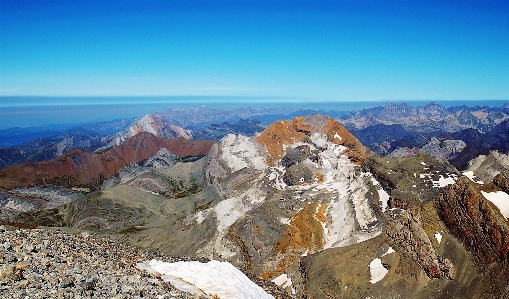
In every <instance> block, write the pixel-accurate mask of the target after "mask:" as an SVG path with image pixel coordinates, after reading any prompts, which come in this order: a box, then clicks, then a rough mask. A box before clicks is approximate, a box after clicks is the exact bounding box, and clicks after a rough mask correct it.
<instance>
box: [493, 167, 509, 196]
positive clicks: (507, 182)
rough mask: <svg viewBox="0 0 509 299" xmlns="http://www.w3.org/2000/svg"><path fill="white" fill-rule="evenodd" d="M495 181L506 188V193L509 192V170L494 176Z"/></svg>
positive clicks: (502, 187)
mask: <svg viewBox="0 0 509 299" xmlns="http://www.w3.org/2000/svg"><path fill="white" fill-rule="evenodd" d="M493 183H495V185H497V186H499V187H500V189H502V190H504V192H505V193H509V170H507V171H504V172H501V173H499V174H497V175H496V176H495V177H494V178H493Z"/></svg>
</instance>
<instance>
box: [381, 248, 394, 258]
mask: <svg viewBox="0 0 509 299" xmlns="http://www.w3.org/2000/svg"><path fill="white" fill-rule="evenodd" d="M394 252H396V251H394V249H392V247H389V249H387V252H386V253H384V254H382V257H384V256H386V255H388V254H391V253H394Z"/></svg>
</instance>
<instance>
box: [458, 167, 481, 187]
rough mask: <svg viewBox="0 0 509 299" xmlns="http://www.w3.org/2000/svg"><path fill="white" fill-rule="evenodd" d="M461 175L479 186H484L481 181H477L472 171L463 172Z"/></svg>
mask: <svg viewBox="0 0 509 299" xmlns="http://www.w3.org/2000/svg"><path fill="white" fill-rule="evenodd" d="M463 175H464V176H466V177H467V178H469V179H470V180H471V181H472V182H474V183H477V184H479V185H484V182H483V181H480V180H477V178H476V176H475V174H474V172H473V171H472V170H470V171H465V172H463Z"/></svg>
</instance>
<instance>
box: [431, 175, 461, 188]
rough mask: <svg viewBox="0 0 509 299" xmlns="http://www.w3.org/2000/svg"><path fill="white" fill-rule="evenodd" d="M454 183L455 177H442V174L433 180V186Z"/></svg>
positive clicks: (441, 186)
mask: <svg viewBox="0 0 509 299" xmlns="http://www.w3.org/2000/svg"><path fill="white" fill-rule="evenodd" d="M454 183H456V180H455V177H453V176H450V177H447V178H444V176H443V175H440V178H439V179H438V181H433V187H435V188H436V187H440V188H443V187H445V186H447V185H452V184H454Z"/></svg>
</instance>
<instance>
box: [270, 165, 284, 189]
mask: <svg viewBox="0 0 509 299" xmlns="http://www.w3.org/2000/svg"><path fill="white" fill-rule="evenodd" d="M266 172H268V173H269V175H268V180H269V181H271V182H272V187H274V188H276V189H278V190H284V189H285V188H286V186H287V185H286V183H285V182H284V181H283V174H284V172H285V167H284V166H282V165H279V166H277V167H269V168H268V169H267V171H266Z"/></svg>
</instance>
